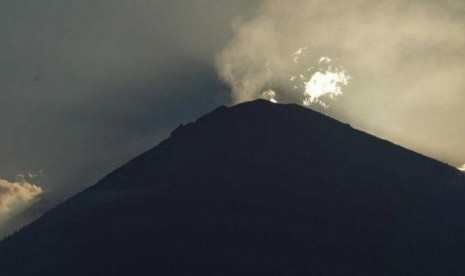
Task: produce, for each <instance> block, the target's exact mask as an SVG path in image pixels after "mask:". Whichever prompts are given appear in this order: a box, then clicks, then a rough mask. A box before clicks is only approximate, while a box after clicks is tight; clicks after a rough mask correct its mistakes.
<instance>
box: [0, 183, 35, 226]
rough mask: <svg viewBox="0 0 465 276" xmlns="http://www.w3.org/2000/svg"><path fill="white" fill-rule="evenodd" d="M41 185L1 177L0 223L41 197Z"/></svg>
mask: <svg viewBox="0 0 465 276" xmlns="http://www.w3.org/2000/svg"><path fill="white" fill-rule="evenodd" d="M42 193H43V190H42V188H41V187H39V186H36V185H34V184H31V183H28V182H26V181H25V180H24V179H20V180H18V181H16V182H9V181H7V180H3V179H0V225H1V223H3V222H4V221H5V220H7V219H8V218H10V217H11V216H13V215H15V214H17V213H18V212H20V211H21V210H24V208H26V207H28V206H29V205H30V204H31V203H33V202H34V201H35V200H37V199H38V198H39V196H40V195H41V194H42Z"/></svg>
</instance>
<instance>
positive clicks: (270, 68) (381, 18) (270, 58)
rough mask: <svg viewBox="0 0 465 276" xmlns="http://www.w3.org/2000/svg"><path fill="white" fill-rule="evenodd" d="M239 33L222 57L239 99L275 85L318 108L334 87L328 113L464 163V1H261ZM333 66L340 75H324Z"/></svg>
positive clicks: (223, 72)
mask: <svg viewBox="0 0 465 276" xmlns="http://www.w3.org/2000/svg"><path fill="white" fill-rule="evenodd" d="M234 30H235V35H234V37H233V38H232V39H231V40H230V41H229V43H228V44H227V45H226V46H225V47H224V49H223V50H222V51H221V52H219V53H218V55H217V58H216V64H217V69H218V72H219V75H220V77H221V79H222V80H223V81H224V82H225V83H226V84H228V85H229V86H230V87H231V89H232V93H231V94H232V99H233V101H234V102H236V103H237V102H243V101H248V100H253V99H256V98H259V97H263V96H262V93H263V92H264V91H268V90H270V89H271V90H272V91H274V92H275V94H274V95H273V99H276V100H278V101H280V102H296V103H300V104H305V102H307V103H308V104H309V105H310V106H312V108H318V106H315V105H314V104H313V103H318V102H319V101H318V99H317V98H315V95H320V92H321V91H323V90H325V89H326V90H327V89H328V88H331V89H332V91H333V92H334V93H330V94H328V95H336V94H337V95H338V97H337V101H336V102H334V101H333V99H326V100H328V101H330V102H331V109H330V110H328V111H327V112H328V113H329V115H331V116H333V117H336V118H337V119H340V120H343V121H346V122H349V123H351V124H352V125H354V126H355V127H357V128H360V129H363V130H365V131H367V132H370V133H373V134H375V135H377V136H381V137H383V138H387V139H390V140H393V141H394V142H396V143H400V144H402V145H404V146H407V147H410V148H412V149H414V150H417V151H420V152H422V153H424V154H427V155H430V156H433V157H435V158H438V159H441V160H443V161H446V162H448V163H451V164H455V165H458V164H463V159H464V158H465V147H464V146H463V145H462V141H463V138H464V136H463V135H464V133H465V124H463V120H464V119H465V118H464V117H465V116H464V113H463V106H465V79H464V78H463V75H464V73H465V36H464V35H463V34H464V33H465V2H464V1H459V0H449V1H436V0H429V1H415V0H411V1H404V0H391V1H387V0H353V1H345V0H332V1H327V0H265V1H264V2H263V5H262V6H261V8H260V10H259V11H258V12H257V14H256V16H255V17H254V18H252V19H251V20H248V21H238V22H235V24H234ZM322 58H323V59H322ZM329 60H331V61H332V62H333V63H334V66H335V67H334V68H343V69H344V70H343V71H340V72H343V73H339V75H338V74H337V73H334V72H333V73H334V74H332V75H328V74H327V75H326V76H325V72H326V71H325V70H322V69H321V68H318V67H319V66H320V65H321V63H322V61H323V63H325V61H329ZM341 74H342V75H341ZM315 76H316V79H314V82H310V83H311V84H312V83H313V86H312V87H309V85H302V84H305V83H308V81H309V80H311V79H312V78H313V77H315ZM348 76H350V81H349V78H348ZM295 81H300V84H299V85H295ZM338 81H339V84H338ZM338 85H339V86H338ZM323 88H324V89H323ZM312 89H313V90H312ZM308 91H314V93H311V94H309V93H308ZM315 91H316V92H315ZM342 92H343V93H342ZM312 104H313V105H312Z"/></svg>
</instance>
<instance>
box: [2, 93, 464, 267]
mask: <svg viewBox="0 0 465 276" xmlns="http://www.w3.org/2000/svg"><path fill="white" fill-rule="evenodd" d="M464 184H465V181H464V179H463V175H461V174H460V173H458V172H457V170H455V169H453V168H451V167H449V166H447V165H445V164H442V163H440V162H438V161H435V160H432V159H429V158H427V157H424V156H422V155H420V154H417V153H414V152H412V151H409V150H407V149H404V148H402V147H399V146H396V145H394V144H392V143H390V142H388V141H384V140H381V139H378V138H376V137H374V136H371V135H368V134H366V133H363V132H361V131H358V130H355V129H353V128H351V127H350V126H349V125H347V124H343V123H340V122H338V121H336V120H334V119H331V118H329V117H327V116H325V115H322V114H319V113H317V112H315V111H311V110H308V109H306V108H303V107H300V106H297V105H281V104H274V103H271V102H268V101H265V100H257V101H253V102H247V103H243V104H240V105H237V106H234V107H225V106H221V107H219V108H217V109H215V110H214V111H213V112H211V113H209V114H207V115H205V116H203V117H201V118H199V119H198V120H196V121H195V122H193V123H189V124H186V125H183V126H180V127H178V128H177V129H176V130H174V131H173V132H172V134H171V136H170V137H169V138H168V139H167V140H165V141H163V142H162V143H160V144H159V145H158V146H157V147H155V148H154V149H151V150H149V151H147V152H146V153H144V154H142V155H141V156H139V157H137V158H135V159H133V160H131V161H130V162H128V163H127V164H125V165H124V166H122V167H121V168H119V169H117V170H115V171H114V172H112V173H111V174H109V175H108V176H107V177H105V178H104V179H102V180H101V181H100V182H99V183H97V184H96V185H94V186H93V187H91V188H90V189H87V190H85V191H84V192H82V193H81V194H79V195H78V196H76V197H74V198H72V199H70V200H68V201H67V202H65V203H64V204H62V205H60V206H58V207H57V208H55V209H53V210H51V211H50V212H48V213H47V214H46V215H44V216H43V217H42V218H41V219H39V220H38V221H36V222H35V223H33V224H31V225H29V226H28V227H26V228H25V229H23V230H21V231H20V232H19V233H17V234H15V235H13V236H12V237H10V238H8V239H6V240H4V241H3V242H2V243H0V273H1V274H2V275H13V276H14V275H29V274H33V275H154V274H156V275H378V274H388V275H412V274H419V275H441V274H448V275H451V274H454V273H456V272H461V271H464V270H465V269H464V266H463V263H462V260H461V257H460V256H462V255H463V254H464V253H465V249H464V248H465V234H463V233H462V231H461V229H463V228H464V227H465V222H464V220H463V216H462V215H463V212H464V211H465V202H464V201H463V198H465V185H464ZM25 248H27V252H26V251H25ZM89 248H91V250H89ZM438 252H441V254H439V253H438ZM419 264H421V265H419Z"/></svg>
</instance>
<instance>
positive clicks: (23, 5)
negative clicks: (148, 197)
mask: <svg viewBox="0 0 465 276" xmlns="http://www.w3.org/2000/svg"><path fill="white" fill-rule="evenodd" d="M463 34H465V2H464V1H462V0H447V1H444V0H442V1H439V0H437V1H436V0H418V1H403V0H402V1H401V0H390V1H387V0H384V1H383V0H352V1H347V0H332V1H330V0H325V1H323V0H255V1H251V0H234V1H233V0H172V1H161V0H133V1H123V0H68V1H60V0H41V1H36V0H3V1H1V2H0V41H1V43H0V104H1V110H2V114H1V116H0V132H1V133H2V135H1V136H0V236H1V235H4V234H5V233H8V232H9V231H11V230H12V229H15V228H17V227H18V225H21V224H23V223H25V222H27V221H28V220H30V219H31V218H33V217H36V216H37V215H39V214H41V213H42V212H43V211H44V210H47V209H48V208H50V207H52V206H53V205H55V204H56V203H57V202H60V201H62V200H64V199H66V198H67V197H69V196H71V195H73V194H75V193H76V192H78V191H80V190H82V189H83V188H85V187H88V186H90V185H92V184H94V183H95V182H96V181H98V179H100V178H102V177H103V176H104V175H105V174H106V173H108V172H110V171H111V170H113V169H114V168H115V167H117V166H120V165H122V164H124V163H125V162H126V161H127V160H129V159H130V158H132V157H134V156H137V155H138V154H140V153H142V152H143V151H145V150H147V149H149V148H151V147H153V146H155V145H156V144H157V143H158V142H160V141H161V140H162V139H163V138H165V137H166V136H167V135H168V133H169V132H170V130H172V129H173V128H174V127H176V126H177V125H178V124H180V123H184V122H188V121H191V120H194V119H195V118H196V117H198V116H199V115H201V114H203V113H206V112H208V111H210V110H211V109H213V108H214V107H216V106H217V105H219V104H233V103H237V102H241V101H246V100H253V99H256V98H260V97H268V98H270V97H271V98H273V99H274V100H276V101H278V102H295V103H300V104H304V103H305V104H307V105H308V106H309V107H310V108H313V109H316V110H318V111H321V112H324V113H327V114H328V115H330V116H333V117H335V118H337V119H339V120H342V121H345V122H348V123H350V124H352V125H353V126H355V127H357V128H360V129H362V130H365V131H368V132H370V133H373V134H375V135H377V136H380V137H383V138H385V139H389V140H392V141H394V142H396V143H398V144H402V145H404V146H406V147H410V148H413V149H415V150H417V151H420V152H422V153H424V154H426V155H428V156H431V157H434V158H436V159H439V160H441V161H444V162H447V163H449V164H451V165H453V166H457V167H460V166H461V165H462V164H463V163H465V146H464V145H463V142H464V140H465V113H464V110H465V78H464V77H463V76H464V75H465V36H464V35H463ZM326 92H333V94H331V93H326ZM323 94H325V95H323ZM321 95H323V96H322V97H321V98H319V96H321ZM317 96H318V97H317ZM332 96H334V97H332ZM323 105H324V106H323Z"/></svg>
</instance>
